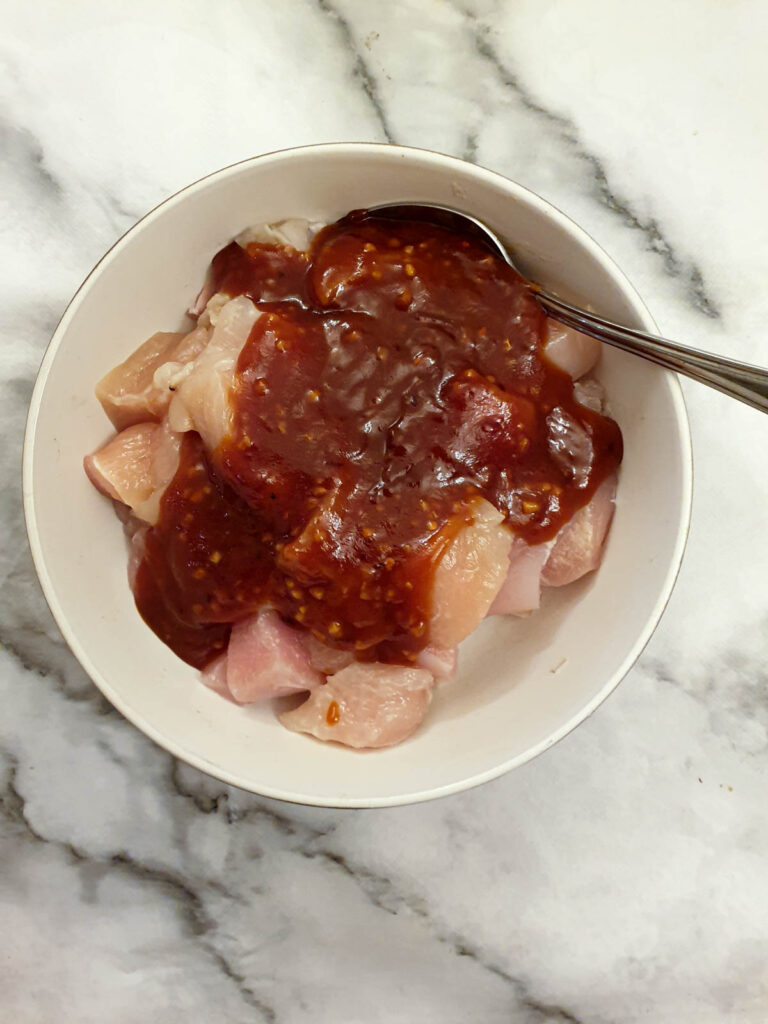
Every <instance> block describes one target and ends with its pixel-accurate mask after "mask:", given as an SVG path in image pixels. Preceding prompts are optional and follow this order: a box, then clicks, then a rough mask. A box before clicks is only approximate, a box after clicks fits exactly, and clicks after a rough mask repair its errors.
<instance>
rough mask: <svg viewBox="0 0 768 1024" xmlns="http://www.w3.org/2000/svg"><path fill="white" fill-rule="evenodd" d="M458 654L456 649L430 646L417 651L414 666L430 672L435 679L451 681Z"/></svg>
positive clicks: (454, 673)
mask: <svg viewBox="0 0 768 1024" xmlns="http://www.w3.org/2000/svg"><path fill="white" fill-rule="evenodd" d="M458 660H459V652H458V649H457V648H456V647H448V648H445V649H444V648H442V647H433V646H432V645H431V644H430V645H428V646H427V647H425V648H424V649H423V650H421V651H419V656H418V657H417V658H416V664H417V665H418V666H419V668H425V669H426V670H427V672H431V673H432V675H433V676H434V677H435V679H451V678H452V677H453V676H455V675H456V665H457V664H458Z"/></svg>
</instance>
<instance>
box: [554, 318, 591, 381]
mask: <svg viewBox="0 0 768 1024" xmlns="http://www.w3.org/2000/svg"><path fill="white" fill-rule="evenodd" d="M544 355H545V356H546V357H547V359H548V360H549V361H550V363H553V364H554V365H555V366H557V367H559V369H561V370H564V371H565V372H566V373H568V374H570V375H571V377H572V379H573V380H578V378H579V377H583V376H584V374H585V373H589V371H590V370H591V369H592V367H593V366H594V365H595V363H596V362H597V360H598V359H599V358H600V342H599V341H598V340H597V338H590V337H589V335H588V334H582V333H581V332H580V331H576V330H574V329H573V327H566V326H565V324H561V323H558V321H557V320H552V319H549V318H548V319H547V340H546V342H545V343H544Z"/></svg>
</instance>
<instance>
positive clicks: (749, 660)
mask: <svg viewBox="0 0 768 1024" xmlns="http://www.w3.org/2000/svg"><path fill="white" fill-rule="evenodd" d="M767 31H768V7H766V4H765V3H764V0H729V2H725V0H677V2H676V3H674V4H671V3H669V2H668V0H623V2H622V3H616V2H615V0H464V2H459V0H456V2H453V0H388V2H381V0H380V2H376V0H315V2H312V0H306V2H300V0H284V2H281V3H275V2H271V0H250V2H242V0H241V2H237V0H220V2H219V3H215V4H213V3H209V2H203V0H194V2H182V0H175V2H168V3H164V4H150V3H149V2H143V0H139V2H133V3H130V2H128V0H118V2H112V3H109V4H104V3H98V2H96V0H79V2H78V3H77V4H68V5H65V4H59V3H56V2H54V0H46V2H43V0H28V2H27V3H24V4H22V3H16V4H14V3H11V4H6V5H5V7H4V14H3V31H2V33H1V34H0V76H1V77H0V132H1V133H2V136H1V137H2V148H1V149H0V210H1V211H2V215H1V216H0V253H1V257H2V277H1V278H0V289H1V290H2V301H1V302H0V322H1V323H2V350H0V359H1V360H2V362H1V363H0V378H1V380H0V388H1V396H2V397H1V398H0V422H1V423H2V468H3V471H4V473H5V477H6V481H7V483H6V486H5V487H4V488H3V490H2V493H1V494H0V503H1V505H0V544H1V546H2V551H1V558H2V561H1V562H0V573H1V577H0V578H1V579H2V587H1V588H0V640H1V641H2V650H1V651H0V707H1V708H2V712H1V713H0V1021H1V1022H2V1024H49V1022H51V1021H57V1022H64V1021H66V1022H77V1024H80V1022H82V1024H85V1022H94V1024H95V1022H102V1021H110V1022H112V1024H134V1022H139V1021H141V1022H144V1021H157V1022H162V1024H165V1022H171V1024H175V1022H177V1021H178V1022H181V1021H187V1020H189V1019H194V1020H200V1021H206V1022H207V1021H217V1022H222V1024H223V1022H251V1021H254V1022H260V1021H265V1022H275V1024H303V1022H305V1021H306V1022H309V1021H312V1022H313V1024H318V1022H322V1024H326V1022H327V1024H346V1022H363V1021H365V1022H366V1024H370V1022H395V1021H396V1022H419V1024H421V1022H429V1024H431V1022H440V1024H454V1022H456V1024H458V1022H481V1024H496V1022H515V1024H518V1022H519V1024H566V1022H568V1024H575V1022H583V1024H640V1022H643V1024H671V1022H674V1024H722V1022H729V1024H730V1022H734V1024H736V1022H738V1024H764V1022H765V1021H766V1020H767V1019H768V801H767V800H766V779H767V777H768V695H767V694H766V665H767V664H768V643H767V641H766V636H767V634H768V584H767V582H766V578H767V577H768V572H767V571H766V570H768V556H767V555H766V542H765V538H766V527H767V526H768V514H767V513H766V508H767V507H768V505H767V499H768V487H767V479H768V473H767V472H766V471H767V470H768V455H766V452H768V419H766V418H765V417H763V416H761V415H760V414H758V413H756V412H753V411H751V410H749V409H747V408H746V407H742V406H739V405H738V404H737V403H735V402H732V401H729V400H727V399H725V398H722V397H721V396H719V395H718V394H716V393H715V392H709V391H705V390H704V389H702V388H699V387H697V386H695V385H690V386H689V385H685V392H686V398H687V400H688V403H689V409H690V415H691V421H692V428H693V438H694V449H695V460H696V481H695V501H694V515H693V528H692V531H691V538H690V544H689V548H688V552H687V555H686V559H685V563H684V567H683V570H682V573H681V576H680V580H679V583H678V586H677V589H676V591H675V594H674V596H673V599H672V601H671V604H670V606H669V609H668V611H667V613H666V615H665V617H664V619H663V621H662V624H661V626H660V628H659V629H658V631H657V633H656V635H655V637H654V638H653V640H652V642H651V643H650V645H649V647H648V648H647V650H646V652H645V654H644V655H643V657H642V659H641V661H640V663H639V664H638V665H637V667H636V668H635V669H634V670H633V671H632V673H631V674H630V676H629V677H628V678H627V679H626V680H625V681H624V683H623V684H622V685H621V687H620V688H619V689H618V691H617V692H616V693H615V695H614V696H613V697H612V698H611V699H610V700H609V701H608V702H607V704H605V705H604V706H603V707H602V708H601V709H600V710H599V712H598V713H597V714H595V715H594V716H593V717H592V718H591V719H590V720H589V721H588V722H586V723H585V724H584V725H583V726H581V727H580V728H579V729H578V730H577V731H576V732H575V733H574V734H572V735H571V736H570V737H569V738H568V739H567V740H565V741H564V742H562V743H561V744H560V745H559V746H557V747H556V748H555V749H553V750H551V751H550V752H548V753H547V754H546V755H544V756H543V757H541V758H539V759H538V760H536V761H535V762H533V763H531V764H529V765H527V766H525V767H524V768H522V769H519V770H518V771H516V772H514V773H513V774H511V775H509V776H507V777H506V778H503V779H501V780H499V781H497V782H495V783H492V784H489V785H487V786H485V787H482V788H480V789H478V790H475V791H473V792H469V793H466V794H464V795H461V796H457V797H453V798H450V799H446V800H443V801H440V802H437V803H434V804H430V805H424V806H419V807H413V808H403V809H397V810H388V811H371V812H363V811H361V812H339V811H322V810H311V809H302V808H299V807H292V806H287V805H280V804H277V803H272V802H269V801H265V800H260V799H257V798H255V797H251V796H248V795H246V794H243V793H241V792H237V791H233V790H230V789H227V787H225V786H223V785H221V784H219V783H217V782H214V781H212V780H210V779H208V778H206V777H204V776H202V775H200V774H199V773H197V772H195V771H193V770H190V769H188V768H186V767H185V766H183V765H181V764H178V763H176V762H174V761H173V760H172V759H171V758H170V757H169V756H168V755H167V754H165V753H163V752H162V751H160V750H159V749H158V748H156V747H155V746H154V745H153V744H152V743H150V742H149V741H148V740H146V739H144V738H143V736H141V735H140V734H139V733H138V732H137V731H136V730H135V729H133V728H132V727H131V726H129V725H128V724H127V723H126V722H125V721H123V720H122V719H121V718H120V716H119V715H118V714H117V713H116V712H114V711H113V710H112V709H111V708H110V707H109V706H107V705H106V703H105V701H104V700H103V699H102V698H101V697H100V695H99V694H98V692H97V691H96V690H95V688H94V687H93V685H92V684H91V683H90V682H89V681H88V679H87V678H85V676H84V674H83V673H82V671H81V670H80V668H79V667H78V665H77V664H76V663H75V661H74V659H73V658H72V657H71V655H70V654H69V653H68V651H67V650H66V649H65V647H64V645H63V643H62V641H61V639H60V638H59V636H58V633H57V631H56V629H55V627H54V626H53V624H52V622H51V619H50V617H49V615H48V613H47V611H46V608H45V606H44V603H43V600H42V598H41V596H40V592H39V589H38V587H37V584H36V582H35V580H34V574H33V571H32V569H31V564H30V559H29V555H28V553H27V549H26V546H25V540H24V530H23V524H22V515H21V510H20V502H19V486H18V482H17V473H18V463H19V453H20V448H21V438H22V429H23V422H24V416H25V412H26V405H27V402H28V399H29V396H30V391H31V387H32V381H33V378H34V374H35V371H36V368H37V365H38V362H39V360H40V357H41V354H42V352H43V349H44V347H45V345H46V342H47V340H48V338H49V336H50V333H51V331H52V329H53V327H54V326H55V323H56V321H57V319H58V317H59V315H60V313H61V311H62V310H63V308H64V306H65V305H66V303H67V301H68V299H69V297H70V296H71V294H72V292H73V291H74V290H75V288H76V286H77V285H78V283H79V282H80V280H81V279H82V277H83V276H84V275H85V273H86V272H87V271H88V270H89V269H90V267H91V265H92V264H93V263H94V262H95V260H96V259H97V258H98V257H99V256H100V255H101V253H102V252H103V251H104V250H105V249H106V248H107V247H108V246H109V245H111V243H112V242H113V241H114V240H115V238H116V237H117V236H118V235H119V234H121V233H122V232H123V231H124V230H125V229H126V228H127V227H129V226H130V224H131V223H132V222H133V221H134V220H135V219H136V218H137V217H139V216H140V215H141V214H143V213H144V212H145V211H146V210H147V209H148V208H149V207H151V206H152V205H154V204H155V203H156V202H158V201H159V200H160V199H162V198H163V197H165V196H166V195H167V194H168V193H170V192H172V191H174V190H176V189H177V188H179V187H180V186H182V185H184V184H186V183H187V182H189V181H191V180H192V179H194V178H197V177H199V176H200V175H202V174H205V173H207V172H208V171H211V170H213V169H215V168H217V167H219V166H222V165H224V164H227V163H229V162H231V161H234V160H238V159H240V158H242V157H246V156H249V155H252V154H254V153H258V152H262V151H266V150H271V149H276V148H280V147H283V146H290V145H297V144H301V143H308V142H317V141H331V140H341V139H344V140H348V139H359V140H379V141H381V140H386V139H390V140H392V141H396V142H401V143H409V144H414V145H420V146H425V147H432V148H435V149H440V150H443V151H445V152H449V153H453V154H457V155H462V156H465V157H467V158H469V159H473V160H476V161H478V162H480V163H482V164H484V165H486V166H488V167H492V168H494V169H496V170H499V171H501V172H503V173H505V174H507V175H509V176H510V177H512V178H515V179H516V180H518V181H520V182H522V183H523V184H525V185H527V186H529V187H531V188H533V189H534V190H535V191H537V192H539V193H541V194H542V195H544V196H545V197H546V198H548V199H550V200H551V201H553V202H554V203H556V204H557V205H558V206H560V207H561V208H562V209H564V210H565V211H566V212H567V213H569V214H570V215H571V216H572V217H574V218H575V219H576V220H577V221H579V222H580V223H581V224H582V225H583V226H584V227H586V229H587V230H588V231H590V232H591V233H592V234H593V235H594V236H595V237H596V238H597V239H598V241H599V242H600V243H601V244H603V245H604V246H605V248H606V249H607V250H608V251H609V252H610V253H611V254H612V255H613V256H614V257H615V258H616V259H617V260H618V261H619V263H620V264H621V265H622V266H623V268H624V269H625V270H626V272H627V273H628V274H629V276H630V277H631V279H632V280H633V281H634V282H635V283H636V284H637V286H638V287H639V289H640V292H641V293H642V295H643V296H644V298H645V299H646V301H647V302H648V304H649V306H650V307H651V310H652V312H653V313H654V314H655V316H656V318H657V320H658V322H659V324H660V326H661V328H662V329H663V330H664V331H665V332H666V333H668V334H669V335H670V336H672V337H677V338H680V339H681V340H686V341H689V342H691V343H693V344H696V345H699V346H700V347H703V348H708V349H712V350H716V351H719V352H722V353H726V354H730V355H734V356H741V357H742V358H746V359H750V360H752V361H755V362H762V363H764V364H765V363H768V342H767V341H766V333H765V330H764V324H765V323H766V322H768V291H767V290H766V287H765V281H766V280H768V201H767V200H766V189H765V183H766V171H765V169H766V166H768V127H767V124H768V122H766V118H765V112H764V108H765V98H766V94H767V93H768V64H766V61H765V56H764V50H765V39H766V32H767Z"/></svg>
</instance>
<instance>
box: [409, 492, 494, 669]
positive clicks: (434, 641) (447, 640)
mask: <svg viewBox="0 0 768 1024" xmlns="http://www.w3.org/2000/svg"><path fill="white" fill-rule="evenodd" d="M473 512H474V522H473V523H472V524H471V525H470V526H465V527H463V528H462V529H461V530H460V531H459V533H458V534H457V535H456V537H455V538H454V540H453V541H452V542H451V544H450V546H449V547H448V550H447V551H446V552H445V554H444V555H443V557H442V559H441V560H440V562H439V564H438V566H437V569H436V570H435V580H434V586H433V590H432V620H431V623H430V630H429V646H430V647H433V648H437V649H441V650H450V649H451V648H453V647H455V646H456V645H457V644H459V643H460V642H461V641H462V640H463V639H464V638H465V637H466V636H469V634H470V633H471V632H472V631H473V630H474V629H475V628H476V627H477V625H478V624H479V623H480V622H481V621H482V620H483V618H484V617H485V616H486V614H487V613H488V609H489V608H490V607H491V604H492V603H493V599H494V598H495V597H496V595H497V594H498V592H499V590H500V589H501V586H502V584H503V583H504V580H505V578H506V575H507V568H508V565H509V551H510V548H511V546H512V534H511V533H510V531H509V530H508V529H507V527H506V526H504V525H503V522H504V517H503V516H502V514H501V513H500V512H498V511H497V510H496V509H495V508H494V507H493V505H491V504H490V503H489V502H487V501H485V500H483V499H482V498H481V499H480V500H478V501H477V502H476V503H475V505H474V507H473Z"/></svg>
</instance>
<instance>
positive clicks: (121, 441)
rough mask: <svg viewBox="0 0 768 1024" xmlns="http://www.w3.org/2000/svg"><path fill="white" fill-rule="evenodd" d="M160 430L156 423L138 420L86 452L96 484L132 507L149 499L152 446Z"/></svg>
mask: <svg viewBox="0 0 768 1024" xmlns="http://www.w3.org/2000/svg"><path fill="white" fill-rule="evenodd" d="M159 429H160V428H159V426H158V425H157V424H156V423H137V424H135V425H134V426H132V427H127V428H126V429H125V430H122V431H121V432H120V433H119V434H118V435H117V437H113V438H112V440H111V441H108V442H107V443H106V444H105V445H104V447H103V448H100V449H99V450H98V451H97V452H94V453H93V455H86V457H85V458H84V459H83V467H84V469H85V472H86V473H87V474H88V479H89V480H90V481H91V483H92V484H93V486H94V487H95V488H96V489H97V490H99V491H101V493H102V494H105V495H106V496H107V497H108V498H114V499H115V501H121V502H122V503H123V504H124V505H128V506H130V507H131V508H133V507H134V506H135V505H138V504H140V503H141V502H142V501H146V500H147V498H148V497H149V496H150V495H151V493H152V490H153V485H152V447H153V442H154V439H155V434H156V433H157V432H158V430H159Z"/></svg>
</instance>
